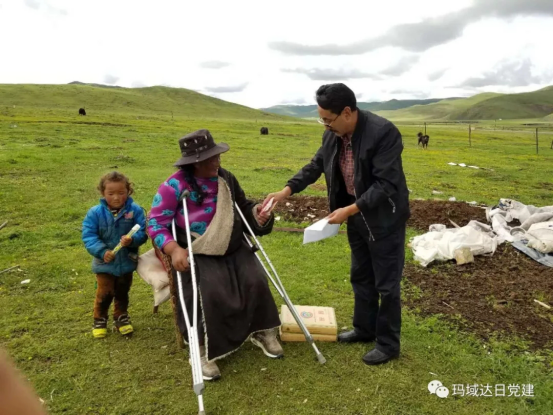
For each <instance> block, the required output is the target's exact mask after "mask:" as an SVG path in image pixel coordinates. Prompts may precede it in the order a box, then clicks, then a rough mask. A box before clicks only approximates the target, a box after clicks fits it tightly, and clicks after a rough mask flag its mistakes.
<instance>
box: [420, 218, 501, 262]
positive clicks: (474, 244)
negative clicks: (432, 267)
mask: <svg viewBox="0 0 553 415" xmlns="http://www.w3.org/2000/svg"><path fill="white" fill-rule="evenodd" d="M411 248H412V249H413V254H414V258H415V261H417V262H419V263H420V264H421V265H422V266H423V267H426V266H428V264H430V263H431V262H433V261H448V260H451V259H453V258H455V253H456V251H458V250H460V249H463V248H468V249H470V251H471V253H472V255H474V256H476V255H484V254H493V253H494V252H495V250H496V249H497V237H496V236H495V235H494V233H493V231H492V229H491V227H489V226H488V225H485V224H483V223H480V222H477V221H475V220H473V221H470V222H469V223H468V225H467V226H463V227H459V228H449V229H448V228H446V226H445V225H439V224H438V225H431V226H430V232H428V233H425V234H424V235H420V236H416V237H414V238H412V239H411Z"/></svg>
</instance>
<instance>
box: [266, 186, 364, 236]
mask: <svg viewBox="0 0 553 415" xmlns="http://www.w3.org/2000/svg"><path fill="white" fill-rule="evenodd" d="M291 194H292V189H291V188H290V187H288V186H286V187H285V188H284V189H282V190H281V191H280V192H276V193H270V194H269V195H268V196H267V197H266V198H265V200H264V201H263V204H262V205H260V206H258V208H257V214H258V216H259V221H260V222H259V224H260V225H261V226H263V225H264V224H265V223H266V222H267V220H269V216H270V214H271V211H272V210H273V209H274V208H275V206H276V204H277V203H278V202H281V201H283V200H285V199H286V198H287V197H289V196H290V195H291ZM357 212H359V208H358V207H357V205H356V204H355V203H354V204H352V205H350V206H347V207H344V208H340V209H336V210H335V211H334V212H332V213H331V214H330V215H328V216H327V217H326V218H325V219H326V220H328V223H329V224H331V225H339V224H341V223H342V222H345V221H346V220H347V218H348V217H350V216H351V215H354V214H356V213H357ZM261 221H263V222H261Z"/></svg>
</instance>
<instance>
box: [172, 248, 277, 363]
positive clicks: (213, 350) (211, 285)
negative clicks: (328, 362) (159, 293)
mask: <svg viewBox="0 0 553 415" xmlns="http://www.w3.org/2000/svg"><path fill="white" fill-rule="evenodd" d="M194 261H195V263H196V281H197V282H199V290H198V306H199V309H198V324H197V327H198V337H199V338H200V344H205V345H206V349H207V359H208V360H216V359H220V358H222V357H225V356H226V355H228V354H229V353H232V352H234V351H236V350H237V349H238V348H239V347H240V346H241V345H242V344H243V343H244V341H246V340H247V338H248V336H249V335H250V334H252V333H254V332H257V331H261V330H267V329H272V328H276V327H279V326H280V324H281V323H280V318H279V315H278V309H277V306H276V304H275V301H274V299H273V296H272V293H271V291H270V289H269V284H268V279H267V276H266V274H265V271H264V270H263V268H262V267H261V265H260V263H259V261H258V259H257V258H256V257H255V255H254V254H253V253H252V252H251V250H250V249H249V247H248V246H247V245H246V243H245V242H243V244H242V245H241V247H240V248H239V249H237V250H236V251H234V252H232V253H230V254H227V255H224V256H208V255H195V256H194ZM181 277H182V285H183V290H182V291H180V290H179V286H178V281H177V276H176V272H175V271H174V270H173V278H174V281H175V289H176V293H177V296H178V298H177V307H176V308H177V324H178V326H179V329H180V331H181V333H182V334H183V336H184V339H185V341H188V333H187V330H186V324H185V320H184V316H183V314H182V309H181V303H180V297H181V296H182V295H183V293H184V301H185V304H186V308H187V311H188V317H189V320H190V323H191V324H192V320H193V314H192V307H193V291H192V284H191V273H190V272H181ZM202 340H203V341H202Z"/></svg>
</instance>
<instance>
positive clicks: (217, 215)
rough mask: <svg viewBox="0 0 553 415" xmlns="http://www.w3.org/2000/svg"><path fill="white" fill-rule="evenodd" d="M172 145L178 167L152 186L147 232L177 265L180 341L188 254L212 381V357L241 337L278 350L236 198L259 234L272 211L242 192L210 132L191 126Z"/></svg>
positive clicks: (274, 322) (215, 371) (274, 317)
mask: <svg viewBox="0 0 553 415" xmlns="http://www.w3.org/2000/svg"><path fill="white" fill-rule="evenodd" d="M179 146H180V151H181V155H182V157H181V158H180V159H179V160H178V161H177V162H176V163H175V166H176V167H178V168H179V170H178V171H177V172H175V173H174V174H172V175H171V176H170V177H169V178H167V180H166V181H165V182H163V183H162V184H161V186H159V188H158V192H157V194H156V195H155V197H154V200H153V204H152V209H151V211H150V215H149V218H150V219H149V222H148V233H149V235H150V237H151V238H152V240H153V242H154V246H155V247H156V248H157V249H159V250H160V251H161V252H163V253H164V254H166V255H169V256H170V257H171V263H172V268H173V270H172V274H173V278H174V279H175V281H178V279H177V277H178V276H177V271H179V273H180V275H181V277H182V279H181V282H182V287H181V288H178V287H177V288H178V295H179V300H183V301H177V311H178V312H177V324H178V326H179V329H180V332H181V333H182V335H183V336H184V339H185V340H187V342H188V339H189V336H188V333H187V325H186V324H185V319H184V315H183V313H182V303H183V302H184V304H185V307H186V310H187V313H188V314H187V315H188V316H189V317H190V320H192V316H193V313H194V310H193V297H194V290H193V285H192V277H193V276H192V274H191V269H190V262H192V258H193V262H194V263H195V277H196V283H197V304H198V307H197V309H196V312H197V318H198V321H197V324H196V327H197V330H198V334H197V339H198V343H199V354H200V357H201V367H202V375H203V379H205V380H213V379H217V378H219V377H220V376H221V374H220V371H219V368H218V367H217V365H216V363H215V361H216V360H218V359H221V358H223V357H226V356H228V355H229V354H231V353H233V352H234V351H236V350H237V349H238V348H239V347H240V346H241V345H242V344H243V343H244V342H245V341H246V340H248V338H250V339H251V341H252V343H254V344H255V345H256V346H259V347H260V348H261V349H262V350H263V353H265V355H267V356H269V357H271V358H278V357H282V356H283V350H282V347H281V346H280V344H279V342H278V340H277V338H276V330H277V329H278V327H279V326H280V319H279V315H278V310H277V307H276V304H275V301H274V299H273V297H272V294H271V291H270V289H269V285H268V282H267V278H266V275H265V272H264V270H263V268H262V266H261V264H260V263H259V261H258V260H257V258H256V257H255V255H254V254H253V252H252V250H251V249H250V247H249V246H248V245H247V243H246V241H245V239H244V232H247V230H246V228H245V227H244V224H243V222H242V217H241V216H242V215H240V213H239V212H238V211H237V209H236V208H235V204H236V206H238V208H239V209H240V212H241V213H242V214H243V216H244V218H245V220H246V221H247V223H248V225H249V227H250V228H251V229H252V230H253V232H254V233H255V234H256V235H258V236H263V235H267V234H269V233H270V232H271V231H272V228H273V223H274V216H273V214H272V213H270V212H262V211H261V205H259V204H255V203H254V202H253V201H250V200H248V199H246V196H245V194H244V191H243V190H242V188H241V187H240V184H239V183H238V181H237V179H236V177H234V175H233V174H232V173H230V172H229V171H227V170H225V169H223V168H221V167H220V154H221V153H224V152H226V151H228V150H229V147H228V145H226V144H224V143H220V144H216V143H215V142H214V140H213V137H212V136H211V134H210V133H209V131H207V130H198V131H195V132H193V133H190V134H188V135H186V136H184V137H182V138H181V139H180V140H179ZM184 192H186V193H184ZM183 193H184V194H183ZM182 196H187V197H184V198H183V197H182ZM183 201H184V204H183ZM185 207H186V211H185V210H184V208H185ZM185 216H187V217H188V226H187V225H186V224H185ZM173 220H175V222H176V226H175V233H174V234H173V232H172V224H173ZM187 228H189V230H190V233H187ZM188 237H190V241H191V242H192V255H190V252H189V249H188V247H189V240H188ZM190 257H192V258H190ZM189 259H190V261H189ZM191 324H192V325H193V322H191Z"/></svg>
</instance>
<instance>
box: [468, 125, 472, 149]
mask: <svg viewBox="0 0 553 415" xmlns="http://www.w3.org/2000/svg"><path fill="white" fill-rule="evenodd" d="M471 133H472V128H471V126H470V124H469V147H472V139H471Z"/></svg>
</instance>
